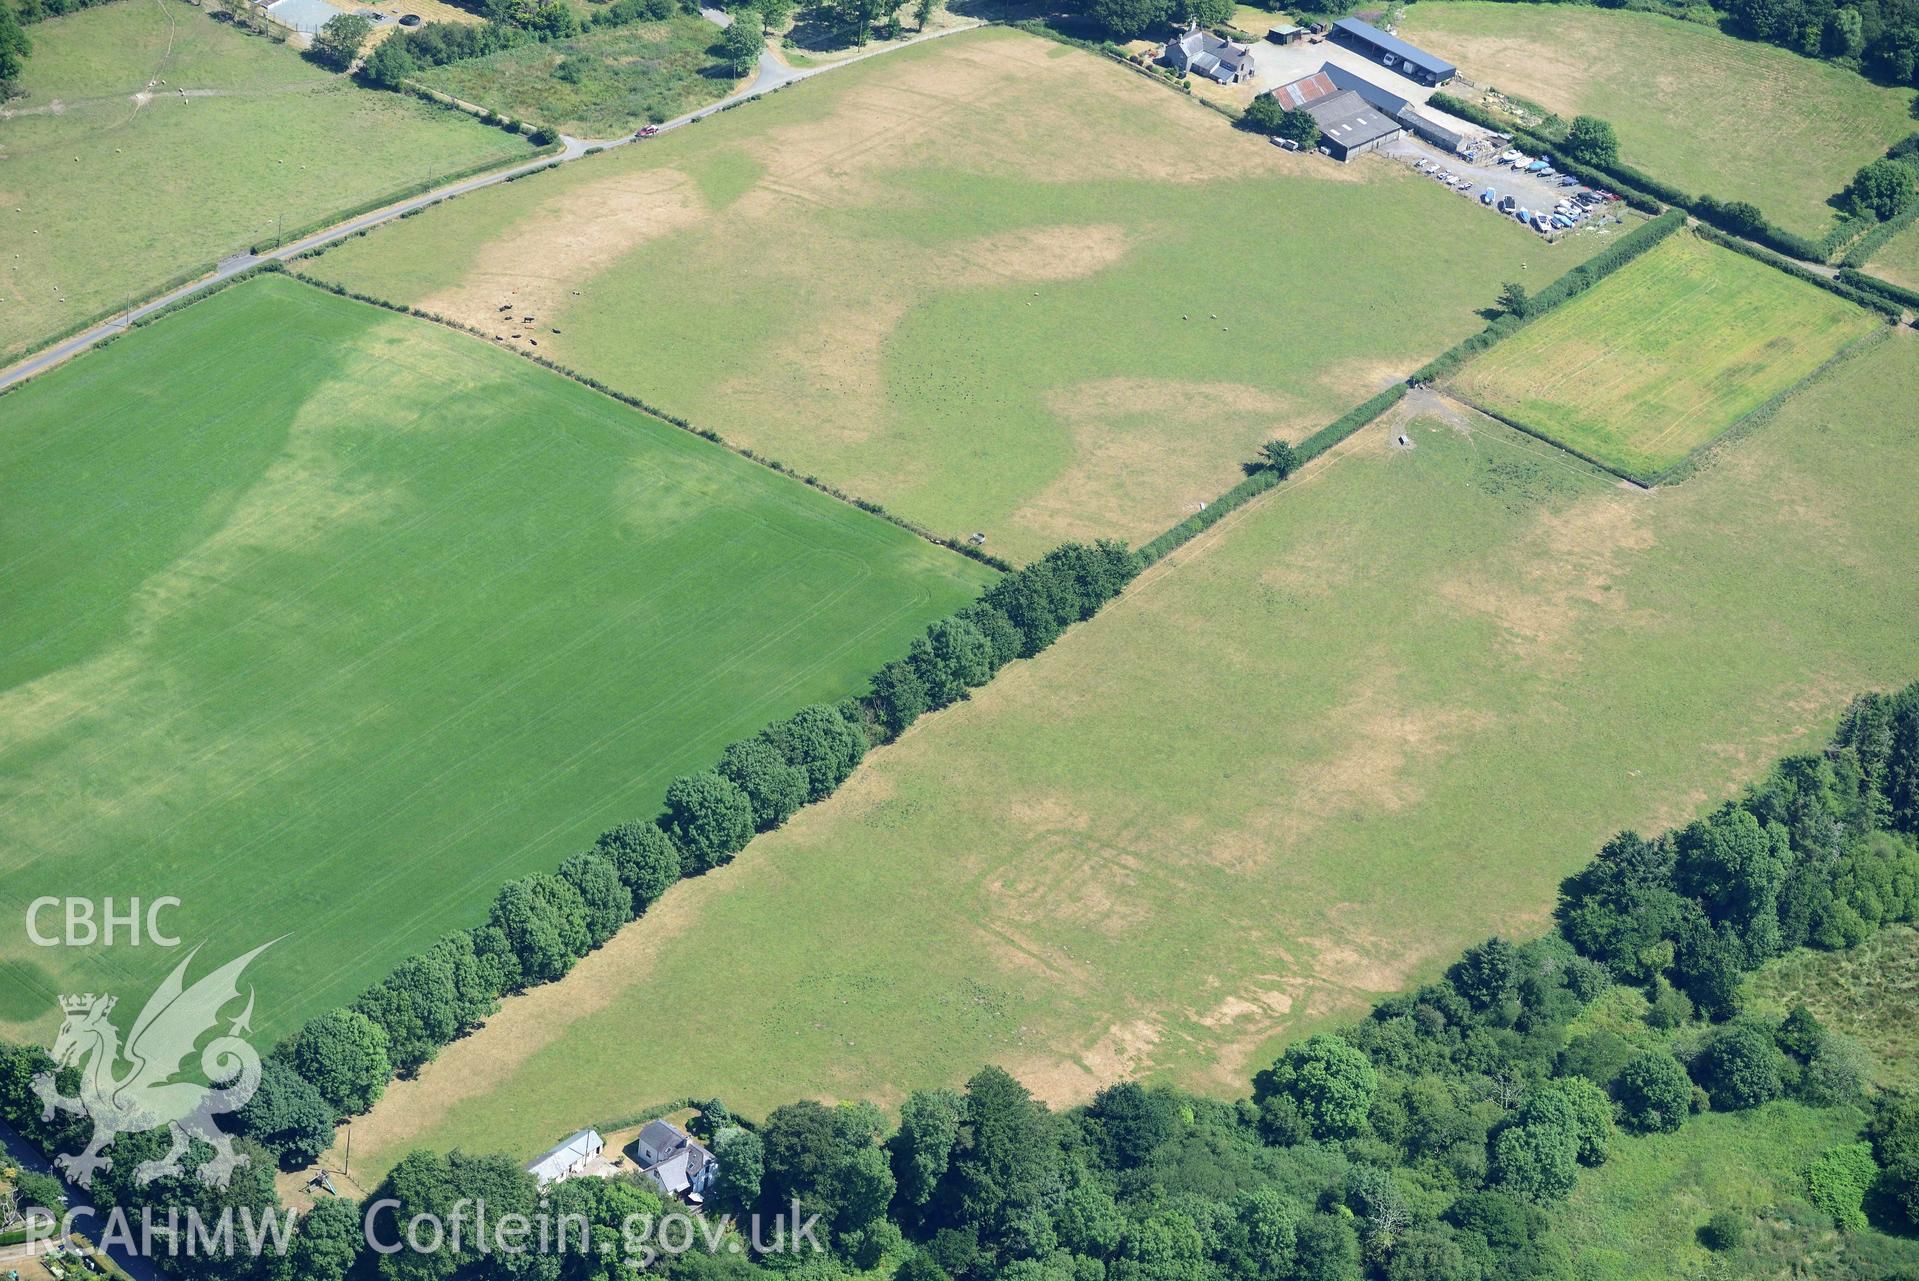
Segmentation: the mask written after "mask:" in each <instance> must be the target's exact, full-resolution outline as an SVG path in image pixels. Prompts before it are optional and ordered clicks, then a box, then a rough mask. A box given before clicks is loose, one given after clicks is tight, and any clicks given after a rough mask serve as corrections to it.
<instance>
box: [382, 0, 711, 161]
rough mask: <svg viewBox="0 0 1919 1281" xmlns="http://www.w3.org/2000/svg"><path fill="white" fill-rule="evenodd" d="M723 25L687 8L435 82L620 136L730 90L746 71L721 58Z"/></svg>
mask: <svg viewBox="0 0 1919 1281" xmlns="http://www.w3.org/2000/svg"><path fill="white" fill-rule="evenodd" d="M719 34H720V33H719V29H718V28H716V27H715V26H714V25H713V24H712V23H710V22H708V21H707V20H706V19H704V18H701V17H699V16H698V15H694V14H685V15H681V16H679V17H676V18H673V19H670V20H668V21H666V22H643V23H637V24H635V25H632V26H626V27H614V28H609V29H607V30H604V31H594V32H589V33H588V34H586V35H583V36H579V37H577V38H575V39H572V40H562V41H558V42H556V43H553V44H532V45H522V46H520V47H519V48H517V49H507V50H503V51H502V52H500V53H496V54H491V55H489V56H487V57H484V58H474V59H470V60H468V61H466V62H456V63H452V64H450V65H448V66H444V67H432V68H429V69H428V70H426V71H423V72H421V73H420V75H419V76H418V77H417V79H418V80H419V81H420V83H421V84H423V85H426V86H427V87H428V88H432V89H438V90H440V91H441V92H442V93H450V94H452V95H453V96H454V97H456V98H459V99H461V100H462V101H465V102H475V103H479V104H480V105H481V106H484V107H490V108H492V109H493V110H494V111H497V112H499V113H500V114H502V115H507V116H512V117H513V118H515V119H517V120H534V121H538V122H539V123H541V124H545V125H551V126H553V127H554V128H556V129H559V130H562V131H563V132H565V133H569V134H572V135H574V136H576V137H581V138H612V137H616V136H619V135H621V134H625V133H630V132H631V131H632V130H633V129H635V128H636V127H638V126H640V125H643V124H645V123H647V122H648V121H652V122H654V123H656V124H657V123H658V122H660V121H663V120H670V119H672V118H673V117H674V116H678V115H682V114H684V113H685V112H688V111H691V110H693V109H694V108H696V107H702V106H705V105H706V104H707V103H709V102H713V101H715V100H716V99H719V98H722V97H724V96H726V94H727V93H729V92H730V91H731V90H732V88H733V86H734V85H736V84H738V83H739V78H738V77H736V76H735V75H733V73H732V72H731V71H729V70H727V69H726V68H724V67H723V66H721V65H720V63H719V62H718V60H717V59H716V58H715V56H714V46H715V45H716V44H717V43H718V40H719Z"/></svg>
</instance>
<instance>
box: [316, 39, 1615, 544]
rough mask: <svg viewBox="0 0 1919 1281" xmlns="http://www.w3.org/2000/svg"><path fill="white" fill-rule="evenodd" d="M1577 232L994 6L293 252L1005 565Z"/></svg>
mask: <svg viewBox="0 0 1919 1281" xmlns="http://www.w3.org/2000/svg"><path fill="white" fill-rule="evenodd" d="M1613 234H1617V233H1616V231H1615V232H1614V233H1613ZM1436 242H1443V243H1444V244H1445V245H1446V253H1445V258H1444V263H1443V265H1442V264H1441V263H1440V262H1438V261H1436V260H1435V257H1434V254H1433V252H1432V246H1433V245H1434V244H1435V243H1436ZM1604 243H1606V235H1605V234H1604V233H1594V234H1590V235H1586V236H1576V237H1573V238H1572V239H1571V240H1570V241H1568V242H1567V243H1565V244H1561V245H1557V246H1546V245H1542V244H1541V243H1540V242H1539V240H1538V238H1537V237H1536V236H1533V235H1532V234H1531V233H1529V232H1527V231H1525V230H1524V229H1522V228H1520V227H1518V226H1517V225H1515V224H1514V223H1512V222H1511V221H1510V220H1508V219H1501V218H1498V217H1496V216H1494V215H1492V214H1490V213H1488V212H1487V211H1486V210H1484V209H1482V208H1480V207H1479V205H1478V204H1476V203H1474V202H1472V201H1468V200H1465V199H1462V198H1461V197H1460V196H1458V195H1455V194H1451V193H1448V192H1444V191H1442V190H1440V189H1439V188H1438V187H1437V186H1436V184H1434V183H1431V182H1428V181H1425V180H1423V179H1421V178H1419V177H1417V176H1415V175H1413V174H1412V173H1410V172H1409V171H1408V170H1406V169H1405V168H1404V167H1403V166H1399V165H1394V164H1390V163H1387V162H1385V161H1383V160H1376V159H1371V158H1368V159H1367V160H1365V161H1362V162H1361V163H1358V164H1355V165H1352V166H1350V167H1342V166H1338V165H1334V164H1330V163H1328V162H1327V161H1325V160H1324V159H1323V158H1321V157H1316V156H1294V155H1288V154H1286V153H1284V152H1281V151H1279V150H1278V149H1276V148H1274V147H1271V146H1268V145H1267V144H1266V143H1265V142H1264V141H1263V140H1261V139H1258V138H1255V137H1253V136H1251V135H1249V134H1246V133H1243V132H1240V131H1237V130H1235V129H1233V128H1232V127H1231V126H1230V125H1229V124H1228V122H1227V121H1225V120H1223V119H1221V118H1220V117H1219V116H1218V115H1216V114H1215V113H1213V112H1211V111H1208V110H1206V109H1204V108H1202V107H1199V106H1197V105H1195V104H1194V103H1192V102H1190V101H1186V100H1184V99H1183V98H1182V97H1181V96H1179V95H1177V94H1174V93H1171V92H1168V91H1167V90H1166V89H1165V88H1164V87H1163V86H1157V85H1153V84H1150V83H1147V82H1146V81H1144V80H1142V79H1141V78H1139V77H1138V76H1136V75H1132V74H1129V73H1128V72H1127V71H1125V70H1124V69H1123V68H1120V67H1117V66H1114V65H1112V64H1111V63H1110V62H1107V61H1105V60H1103V59H1100V58H1096V57H1094V56H1092V55H1090V54H1087V53H1085V52H1083V51H1081V50H1077V49H1072V48H1069V47H1066V46H1062V45H1058V44H1054V43H1051V42H1048V41H1045V40H1041V39H1038V38H1035V37H1033V36H1030V35H1027V34H1025V33H1023V32H1018V31H1010V30H1005V29H998V30H987V31H979V32H970V33H963V34H959V35H955V36H951V37H947V38H943V39H940V40H936V41H932V42H930V43H927V44H924V45H920V46H917V47H914V48H910V49H903V50H900V51H897V52H894V53H889V54H887V55H886V56H885V57H883V58H875V59H872V60H869V61H867V62H864V63H861V64H860V65H858V66H852V67H847V68H845V69H842V70H836V71H834V72H832V73H831V74H830V75H827V76H822V77H820V78H818V79H814V80H809V81H806V82H804V83H801V84H798V85H795V86H793V87H792V88H789V89H786V90H782V91H781V92H780V93H778V94H775V95H772V96H771V97H769V98H767V99H764V100H761V101H758V102H754V103H751V104H748V105H746V106H743V107H741V108H739V109H738V110H734V111H728V112H725V113H723V114H721V115H718V116H715V117H712V118H710V119H707V120H705V121H703V122H701V123H700V124H699V125H698V126H697V127H689V128H686V129H679V130H674V131H672V132H671V133H669V134H667V135H663V136H661V137H659V138H657V139H653V140H651V141H649V142H646V143H644V144H643V145H639V146H634V147H627V148H622V149H621V150H620V151H618V152H609V153H607V154H605V155H602V156H597V157H594V158H593V159H592V160H591V161H588V162H585V163H582V164H579V165H571V166H567V167H566V168H564V169H562V170H559V171H556V172H552V173H545V174H541V175H539V176H538V177H536V178H533V179H529V180H527V181H524V182H517V183H513V184H511V185H510V186H505V187H501V188H497V189H494V190H491V191H486V192H479V193H475V194H473V195H471V196H465V197H462V198H461V199H459V200H456V201H451V202H448V203H447V204H445V205H443V206H440V207H439V208H436V209H434V210H432V211H430V212H428V213H425V214H422V215H421V216H420V217H418V218H413V219H409V220H408V221H407V222H406V223H404V224H401V225H398V226H393V227H389V228H383V229H381V230H379V231H378V232H375V233H374V234H372V235H369V236H367V237H364V238H360V239H355V240H352V241H349V242H347V243H346V244H344V245H341V246H340V247H338V248H335V249H333V250H331V251H329V252H328V253H327V254H325V255H324V256H322V257H320V258H318V259H316V260H314V261H313V262H312V263H311V264H310V266H309V270H311V271H312V272H313V273H314V274H316V275H318V276H321V277H323V278H325V279H329V280H333V281H337V282H339V283H342V284H345V285H347V286H349V287H352V288H354V289H357V290H362V291H365V292H367V293H370V294H373V295H376V296H380V297H385V298H389V299H392V300H394V301H397V302H403V303H408V304H412V305H416V306H420V307H423V308H426V309H428V310H432V311H435V312H439V313H442V314H447V315H451V316H455V317H458V318H460V319H462V320H465V321H468V322H469V323H473V324H479V325H483V326H488V327H490V322H491V321H492V319H493V318H494V317H495V316H496V315H498V314H499V309H500V308H501V307H502V306H529V307H531V308H532V309H533V310H534V312H535V314H538V315H540V316H542V317H546V316H551V317H553V319H552V322H551V323H552V325H553V326H555V327H557V328H559V329H560V330H561V331H563V332H562V333H561V334H560V335H557V336H552V337H551V338H549V337H548V336H547V335H545V334H542V335H541V348H540V349H541V351H542V352H543V353H546V354H549V355H551V356H553V357H554V358H555V359H558V360H560V361H563V362H565V363H566V364H568V365H569V366H571V367H573V368H576V369H579V370H581V371H583V372H586V373H589V374H591V375H593V376H595V377H597V378H599V379H601V380H603V381H605V382H606V383H607V384H608V385H610V386H614V387H618V388H621V389H622V390H625V391H627V392H630V393H632V394H635V395H637V396H640V397H642V398H644V399H645V400H646V401H647V402H648V403H650V404H655V405H659V406H661V407H662V408H664V409H666V410H669V411H670V412H673V413H675V414H679V415H683V416H685V417H687V418H688V419H690V420H692V421H693V422H696V423H698V424H700V425H702V426H705V427H710V428H712V429H713V430H715V431H718V432H720V433H721V434H722V435H724V436H725V437H726V438H727V439H728V440H730V441H734V442H737V443H739V444H741V445H743V446H746V447H749V448H751V449H753V450H755V451H757V452H759V453H761V454H764V455H766V456H769V457H773V458H778V459H780V460H782V461H783V462H785V463H787V464H789V465H791V466H793V467H795V468H797V469H799V470H801V471H803V472H807V473H811V474H815V475H818V476H820V477H822V478H824V479H826V480H828V481H830V482H832V483H833V484H835V485H837V486H839V487H841V488H843V489H845V490H846V491H848V492H850V493H853V494H857V495H859V496H861V497H863V498H867V499H871V500H874V501H878V502H881V503H884V504H885V505H886V507H887V508H889V509H890V510H893V511H896V512H899V513H900V514H902V515H904V516H906V517H908V518H910V519H913V520H915V521H917V522H919V523H921V524H923V525H925V526H927V527H929V528H931V529H933V530H935V531H936V532H939V533H941V534H943V535H947V536H952V537H964V536H966V535H968V534H971V533H973V532H975V531H979V532H983V533H985V534H986V535H987V542H986V549H987V550H988V551H992V552H996V553H999V554H1001V555H1003V556H1007V557H1009V558H1012V559H1015V560H1020V559H1026V558H1030V557H1032V556H1034V555H1037V554H1039V553H1041V552H1043V551H1045V550H1046V549H1047V548H1049V547H1051V546H1053V545H1054V544H1056V543H1058V542H1060V541H1062V540H1063V539H1066V538H1069V537H1087V536H1097V535H1108V536H1115V537H1121V538H1126V539H1129V540H1132V541H1140V540H1143V539H1144V538H1146V537H1150V536H1151V535H1152V534H1154V533H1157V532H1158V531H1159V530H1160V529H1163V528H1164V527H1166V526H1167V525H1170V524H1172V523H1174V522H1175V521H1177V520H1179V519H1180V518H1181V517H1183V516H1184V515H1185V514H1187V513H1188V512H1189V511H1191V510H1192V509H1193V505H1194V504H1195V503H1196V502H1198V501H1200V500H1203V499H1207V498H1210V497H1212V496H1213V495H1214V494H1216V493H1218V492H1219V491H1220V490H1222V489H1224V488H1226V487H1227V486H1228V485H1230V484H1231V483H1233V481H1235V480H1237V479H1238V478H1239V476H1240V465H1241V463H1242V462H1244V461H1245V460H1247V459H1249V458H1251V457H1252V456H1253V454H1254V453H1255V452H1256V451H1257V448H1258V446H1259V445H1260V444H1261V443H1262V442H1263V441H1265V440H1267V439H1270V438H1271V437H1272V436H1274V435H1275V434H1283V433H1292V434H1293V435H1294V436H1295V437H1297V436H1299V435H1303V434H1304V433H1306V432H1308V431H1311V430H1314V429H1316V428H1318V427H1319V426H1321V425H1323V424H1324V423H1325V422H1327V421H1328V420H1330V419H1331V418H1333V417H1335V416H1337V415H1338V414H1339V413H1341V412H1343V411H1344V410H1345V409H1346V408H1347V407H1349V406H1350V405H1352V404H1353V403H1355V402H1357V401H1359V400H1361V399H1364V398H1365V397H1366V396H1367V395H1369V394H1371V393H1372V392H1374V391H1377V390H1378V389H1380V388H1381V387H1383V386H1385V385H1387V384H1389V383H1391V382H1393V381H1396V380H1397V379H1399V378H1402V377H1404V376H1405V375H1406V374H1407V373H1409V372H1410V371H1411V370H1412V369H1414V368H1416V367H1417V366H1418V365H1420V364H1421V363H1423V362H1424V361H1425V360H1426V359H1428V358H1430V357H1431V356H1432V355H1434V354H1436V353H1438V352H1439V351H1441V350H1443V349H1444V348H1445V347H1447V346H1448V345H1449V344H1451V343H1452V342H1454V341H1457V340H1458V339H1460V338H1462V337H1464V336H1466V335H1467V334H1469V333H1471V332H1473V331H1475V330H1476V329H1478V328H1479V327H1480V326H1481V325H1482V324H1483V321H1482V320H1481V319H1480V317H1479V316H1478V315H1477V314H1476V313H1477V311H1478V310H1479V309H1482V308H1484V307H1486V306H1488V305H1490V303H1491V302H1492V300H1493V298H1494V297H1495V296H1496V295H1497V293H1498V291H1499V286H1500V283H1501V282H1502V281H1504V280H1508V279H1519V280H1523V281H1527V282H1530V283H1531V284H1532V285H1533V286H1534V287H1537V286H1539V285H1540V284H1542V283H1544V282H1545V281H1547V280H1550V279H1552V278H1553V277H1555V276H1557V275H1559V274H1561V273H1562V272H1564V271H1565V270H1567V269H1568V268H1570V267H1572V266H1573V265H1575V264H1576V263H1577V262H1579V261H1581V260H1582V259H1583V257H1584V256H1586V255H1587V254H1589V253H1591V252H1593V251H1594V250H1595V249H1596V248H1597V247H1598V246H1600V245H1602V244H1604ZM501 337H502V338H503V339H504V340H507V341H510V335H505V334H503V335H501Z"/></svg>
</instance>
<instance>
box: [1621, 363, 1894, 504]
mask: <svg viewBox="0 0 1919 1281" xmlns="http://www.w3.org/2000/svg"><path fill="white" fill-rule="evenodd" d="M1892 333H1893V331H1892V328H1891V326H1887V327H1886V328H1884V329H1877V330H1874V331H1873V332H1872V333H1869V334H1867V335H1865V336H1864V337H1863V338H1855V339H1853V340H1852V341H1851V342H1849V343H1847V344H1846V345H1845V346H1844V347H1841V348H1840V349H1839V350H1838V351H1836V352H1834V353H1833V354H1832V355H1831V356H1828V357H1827V358H1826V360H1825V363H1823V364H1821V365H1820V366H1819V368H1817V369H1815V370H1813V371H1812V372H1811V373H1809V374H1807V375H1806V376H1805V377H1804V378H1801V379H1799V380H1798V381H1797V382H1795V383H1793V384H1792V386H1790V387H1786V388H1784V389H1782V390H1780V391H1777V392H1775V393H1773V394H1772V395H1771V396H1768V397H1767V398H1766V399H1765V400H1764V401H1762V402H1761V403H1760V404H1757V405H1755V406H1753V407H1752V408H1751V409H1749V410H1747V411H1746V412H1745V413H1743V414H1741V415H1740V416H1739V417H1737V418H1735V419H1733V420H1732V422H1730V423H1728V424H1727V425H1726V429H1725V430H1724V431H1722V432H1720V433H1719V434H1718V435H1716V436H1714V437H1713V438H1712V439H1711V440H1708V441H1704V442H1702V443H1700V444H1699V445H1698V446H1696V447H1695V448H1694V449H1693V450H1692V451H1691V452H1690V453H1688V454H1687V455H1686V456H1685V457H1684V458H1682V459H1680V460H1679V461H1678V462H1676V463H1674V464H1673V465H1672V466H1670V467H1668V468H1666V469H1665V470H1664V471H1662V472H1660V473H1659V475H1658V476H1657V477H1655V481H1656V482H1657V483H1658V484H1661V485H1676V484H1678V483H1679V482H1681V481H1683V480H1686V479H1688V478H1690V477H1691V476H1692V475H1693V473H1695V472H1697V471H1699V470H1700V469H1701V468H1702V467H1704V466H1706V465H1707V463H1708V462H1709V461H1710V460H1711V457H1712V456H1713V455H1714V454H1717V453H1718V452H1719V451H1720V450H1721V449H1722V448H1723V447H1725V446H1726V445H1729V444H1732V443H1734V442H1735V441H1738V440H1740V439H1743V438H1744V437H1746V436H1749V435H1751V434H1752V433H1753V432H1755V431H1757V430H1758V429H1759V428H1761V427H1763V426H1765V425H1766V424H1767V423H1769V422H1771V421H1772V419H1773V418H1774V417H1775V416H1776V415H1777V414H1778V413H1779V411H1780V410H1781V409H1782V408H1784V407H1785V404H1786V402H1787V401H1789V400H1791V399H1792V398H1793V397H1795V396H1797V395H1798V394H1799V393H1801V392H1803V391H1805V390H1806V389H1807V388H1809V387H1811V386H1812V385H1813V384H1815V383H1818V382H1822V381H1824V380H1825V378H1826V376H1827V375H1829V374H1830V373H1831V372H1832V371H1833V370H1834V369H1836V368H1838V367H1839V366H1840V365H1842V364H1845V363H1846V362H1847V361H1850V360H1852V359H1853V358H1854V357H1856V356H1859V355H1860V354H1862V353H1864V352H1867V351H1870V350H1872V349H1873V348H1874V347H1877V346H1878V345H1879V344H1880V343H1882V342H1886V341H1888V340H1890V339H1891V338H1892Z"/></svg>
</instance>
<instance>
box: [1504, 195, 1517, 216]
mask: <svg viewBox="0 0 1919 1281" xmlns="http://www.w3.org/2000/svg"><path fill="white" fill-rule="evenodd" d="M1518 205H1519V202H1518V201H1517V200H1514V199H1513V198H1512V197H1511V196H1501V197H1500V198H1499V212H1500V213H1511V212H1512V211H1513V210H1514V209H1515V208H1517V207H1518Z"/></svg>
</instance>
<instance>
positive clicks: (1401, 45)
mask: <svg viewBox="0 0 1919 1281" xmlns="http://www.w3.org/2000/svg"><path fill="white" fill-rule="evenodd" d="M1330 39H1331V40H1332V41H1333V42H1334V43H1335V44H1342V45H1345V46H1346V47H1347V48H1348V49H1351V50H1352V51H1353V52H1355V53H1363V54H1365V55H1366V56H1367V57H1368V58H1371V59H1372V60H1373V61H1375V62H1377V63H1379V64H1380V65H1381V66H1382V67H1387V68H1389V69H1391V70H1393V71H1397V72H1398V73H1399V74H1400V75H1402V76H1405V77H1406V78H1407V79H1408V80H1417V81H1418V82H1419V83H1420V84H1424V85H1435V86H1437V85H1443V84H1445V83H1446V82H1447V81H1449V80H1451V79H1452V78H1453V77H1454V76H1456V75H1458V74H1459V68H1458V67H1455V66H1454V65H1453V64H1452V63H1450V62H1448V61H1446V60H1445V59H1444V58H1440V57H1436V56H1434V55H1433V54H1430V53H1427V52H1426V51H1425V50H1424V49H1421V48H1418V47H1417V46H1415V45H1410V44H1407V43H1406V42H1405V41H1404V40H1401V39H1400V38H1399V37H1398V36H1395V35H1389V34H1388V33H1386V32H1384V31H1381V30H1380V29H1379V28H1378V27H1375V26H1374V25H1373V24H1372V23H1370V22H1361V21H1360V20H1359V19H1358V18H1341V19H1340V20H1339V21H1338V22H1335V23H1334V24H1333V30H1332V35H1331V36H1330Z"/></svg>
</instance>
